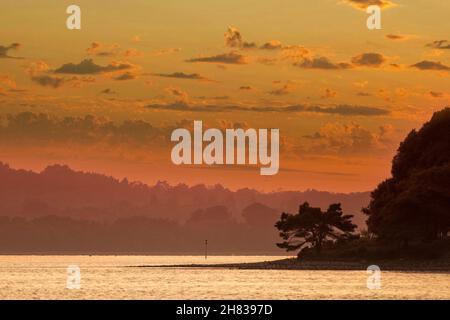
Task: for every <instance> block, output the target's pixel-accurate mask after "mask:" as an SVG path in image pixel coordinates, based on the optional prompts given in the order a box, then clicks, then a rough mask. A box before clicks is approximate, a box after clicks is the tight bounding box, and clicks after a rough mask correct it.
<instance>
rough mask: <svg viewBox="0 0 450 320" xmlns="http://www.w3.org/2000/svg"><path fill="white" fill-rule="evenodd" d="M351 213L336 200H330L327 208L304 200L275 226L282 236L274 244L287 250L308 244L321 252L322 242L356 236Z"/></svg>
mask: <svg viewBox="0 0 450 320" xmlns="http://www.w3.org/2000/svg"><path fill="white" fill-rule="evenodd" d="M352 217H353V216H352V215H344V213H343V212H342V209H341V205H340V204H339V203H337V204H332V205H330V206H329V208H328V209H327V210H326V211H324V212H323V211H322V210H321V209H320V208H314V207H311V206H310V205H309V204H308V203H307V202H305V203H303V204H302V205H301V206H300V208H299V211H298V213H297V214H290V213H283V214H282V215H281V218H280V220H279V221H278V222H277V223H276V224H275V227H276V228H277V229H278V230H279V231H280V237H281V238H282V239H283V240H284V241H283V242H282V243H278V244H277V246H278V247H280V248H283V249H286V250H287V251H293V250H298V249H301V250H302V249H304V248H307V247H309V246H312V247H313V248H315V250H316V252H317V253H320V252H321V249H322V246H323V244H324V243H325V242H328V241H332V242H337V241H345V240H349V239H352V238H355V235H354V234H353V232H354V231H355V229H356V225H355V224H353V223H352V222H351V219H352Z"/></svg>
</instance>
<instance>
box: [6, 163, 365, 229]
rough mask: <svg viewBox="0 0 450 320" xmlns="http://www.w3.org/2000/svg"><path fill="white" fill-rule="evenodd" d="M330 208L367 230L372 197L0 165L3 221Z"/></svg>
mask: <svg viewBox="0 0 450 320" xmlns="http://www.w3.org/2000/svg"><path fill="white" fill-rule="evenodd" d="M304 201H308V202H310V203H311V204H312V205H314V206H321V207H327V206H328V205H329V204H330V203H333V202H341V203H342V207H343V209H344V212H346V213H350V214H354V215H355V222H356V223H357V224H358V225H360V226H362V225H364V221H365V217H364V216H363V215H362V214H361V213H360V210H361V208H362V207H363V206H366V205H367V204H368V201H369V192H357V193H350V194H340V193H329V192H322V191H314V190H308V191H304V192H299V191H279V192H272V193H261V192H258V191H256V190H253V189H240V190H237V191H231V190H229V189H226V188H224V187H223V186H221V185H220V184H217V185H215V186H212V187H209V186H205V185H195V186H187V185H185V184H179V185H176V186H170V185H168V184H167V183H165V182H158V183H157V184H156V185H154V186H148V185H146V184H143V183H139V182H129V181H128V180H126V179H123V180H118V179H115V178H113V177H109V176H105V175H102V174H96V173H91V172H79V171H74V170H72V169H71V168H69V167H68V166H64V165H52V166H48V167H47V168H45V169H44V170H43V171H42V172H39V173H37V172H33V171H26V170H19V169H14V168H11V167H10V166H9V165H7V164H4V163H0V216H9V217H14V216H20V217H28V218H34V217H41V216H47V215H57V216H64V217H70V218H82V219H89V220H102V221H103V220H104V221H111V220H116V219H117V218H126V217H133V216H143V217H149V218H164V219H171V220H175V221H180V222H185V221H188V220H189V219H192V215H193V214H194V215H195V213H196V212H197V211H198V210H203V209H208V208H213V207H217V206H224V207H226V208H227V210H228V211H229V213H230V214H231V216H232V217H234V218H235V219H237V220H238V221H240V220H242V219H243V218H242V211H243V210H244V208H246V207H248V206H249V205H252V204H255V203H259V204H263V205H265V206H267V207H269V208H271V209H273V210H274V211H273V212H274V213H275V214H276V215H279V214H280V213H281V212H282V211H289V212H296V211H297V209H298V206H299V204H300V203H302V202H304Z"/></svg>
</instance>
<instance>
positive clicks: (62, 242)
mask: <svg viewBox="0 0 450 320" xmlns="http://www.w3.org/2000/svg"><path fill="white" fill-rule="evenodd" d="M255 212H258V215H257V216H255V214H254V213H255ZM276 217H277V216H276V214H275V212H274V211H273V210H272V209H270V208H268V207H265V206H263V205H261V204H255V205H253V206H252V207H250V208H249V209H247V211H245V212H244V216H243V221H240V222H239V221H236V220H235V219H234V218H233V217H232V216H231V214H230V213H229V212H228V211H227V209H226V208H225V207H211V208H209V209H207V210H198V211H196V212H194V213H193V214H192V215H191V217H190V219H189V220H188V221H186V222H185V223H180V222H175V221H173V220H167V219H154V218H148V217H130V218H121V219H117V220H115V221H106V222H99V221H92V220H83V219H81V220H80V219H73V218H68V217H60V216H44V217H37V218H23V217H5V216H3V217H0V254H23V253H55V254H57V253H74V254H75V253H84V254H95V253H100V254H101V253H127V254H133V253H138V254H170V253H174V254H175V253H183V254H203V253H204V250H205V247H204V243H205V240H208V248H209V252H210V254H280V253H281V252H280V250H279V249H277V247H276V246H275V242H276V239H277V236H278V234H277V232H276V230H275V228H274V222H275V220H276Z"/></svg>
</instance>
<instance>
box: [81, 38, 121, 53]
mask: <svg viewBox="0 0 450 320" xmlns="http://www.w3.org/2000/svg"><path fill="white" fill-rule="evenodd" d="M119 48H120V46H119V45H118V44H112V45H105V44H102V43H100V42H98V41H94V42H92V43H91V46H90V47H89V48H87V49H86V53H87V54H88V55H93V56H99V57H111V56H115V55H117V54H118V53H119Z"/></svg>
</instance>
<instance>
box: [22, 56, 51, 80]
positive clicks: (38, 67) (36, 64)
mask: <svg viewBox="0 0 450 320" xmlns="http://www.w3.org/2000/svg"><path fill="white" fill-rule="evenodd" d="M49 69H50V67H49V66H48V64H47V63H46V62H45V61H42V60H39V61H33V62H30V63H29V64H27V65H26V66H25V71H26V72H27V73H28V74H29V75H30V76H35V75H37V74H39V73H41V72H46V71H48V70H49Z"/></svg>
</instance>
